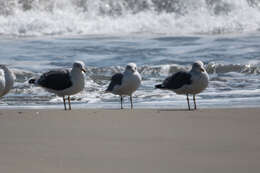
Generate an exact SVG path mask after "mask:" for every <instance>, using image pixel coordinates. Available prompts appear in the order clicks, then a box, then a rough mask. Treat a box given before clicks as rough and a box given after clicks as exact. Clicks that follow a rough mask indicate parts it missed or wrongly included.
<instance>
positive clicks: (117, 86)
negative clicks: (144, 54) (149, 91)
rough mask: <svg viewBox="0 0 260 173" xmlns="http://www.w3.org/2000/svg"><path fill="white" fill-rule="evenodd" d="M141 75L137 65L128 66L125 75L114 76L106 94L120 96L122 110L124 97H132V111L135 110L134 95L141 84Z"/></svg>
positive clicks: (117, 74) (130, 64)
mask: <svg viewBox="0 0 260 173" xmlns="http://www.w3.org/2000/svg"><path fill="white" fill-rule="evenodd" d="M141 80H142V78H141V75H140V74H139V73H138V71H137V67H136V64H135V63H129V64H127V66H126V68H125V71H124V73H123V74H122V73H116V74H115V75H113V76H112V78H111V82H110V84H109V86H108V88H107V89H106V92H109V93H113V94H115V95H119V96H120V101H121V109H123V96H126V95H127V96H130V101H131V109H133V101H132V94H133V93H134V92H135V91H136V90H137V89H138V88H139V86H140V84H141Z"/></svg>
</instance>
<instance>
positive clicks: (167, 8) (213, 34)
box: [0, 0, 260, 108]
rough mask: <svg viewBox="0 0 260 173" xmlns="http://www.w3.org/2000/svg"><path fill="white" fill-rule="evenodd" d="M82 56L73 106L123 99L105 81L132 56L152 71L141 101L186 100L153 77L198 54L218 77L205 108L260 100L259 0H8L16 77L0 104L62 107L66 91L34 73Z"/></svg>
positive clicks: (1, 4)
mask: <svg viewBox="0 0 260 173" xmlns="http://www.w3.org/2000/svg"><path fill="white" fill-rule="evenodd" d="M75 60H81V61H84V62H85V64H86V67H87V69H88V72H87V73H86V85H85V89H84V91H82V92H81V93H79V94H77V95H74V96H73V97H72V100H73V101H72V102H73V103H72V104H73V105H72V107H74V108H119V107H120V100H119V97H118V96H115V95H113V94H107V93H104V90H105V89H106V87H107V86H108V84H109V79H110V77H111V76H112V75H113V74H114V73H117V72H123V70H124V68H125V65H126V64H127V63H129V62H135V63H136V64H137V66H138V71H139V72H140V74H141V75H142V78H143V80H142V85H141V87H140V88H139V89H138V91H136V92H135V94H134V106H135V107H138V108H186V107H187V104H186V97H185V96H182V95H176V94H175V93H173V92H171V91H162V90H156V89H154V85H155V84H158V83H160V82H162V81H163V80H164V78H165V77H167V76H168V75H171V74H173V73H175V72H177V71H179V70H189V69H190V68H191V64H192V63H193V62H194V61H196V60H201V61H203V62H204V63H205V68H206V70H207V72H208V73H209V76H210V83H209V87H208V88H207V89H206V90H205V91H204V92H203V93H201V94H199V95H198V96H197V104H198V107H199V108H219V107H258V106H259V105H260V1H259V0H196V1H195V0H172V1H170V0H158V1H156V0H102V1H101V0H95V1H91V0H10V1H6V0H0V63H1V64H7V65H8V66H9V68H11V69H12V70H13V71H14V72H15V74H16V77H17V79H16V82H15V86H14V88H13V89H12V90H11V92H10V93H9V94H8V95H6V96H4V97H3V98H1V100H0V107H5V108H16V107H19V108H28V107H29V108H44V107H48V108H61V107H62V99H61V98H59V97H57V96H55V95H54V94H51V93H48V92H46V91H45V90H43V89H42V88H39V87H35V86H31V85H29V84H28V80H29V79H30V78H32V77H35V76H39V75H40V74H41V73H43V72H46V71H48V70H50V69H57V68H71V65H72V64H73V62H74V61H75ZM124 104H125V107H127V108H129V107H130V106H129V98H127V97H125V99H124Z"/></svg>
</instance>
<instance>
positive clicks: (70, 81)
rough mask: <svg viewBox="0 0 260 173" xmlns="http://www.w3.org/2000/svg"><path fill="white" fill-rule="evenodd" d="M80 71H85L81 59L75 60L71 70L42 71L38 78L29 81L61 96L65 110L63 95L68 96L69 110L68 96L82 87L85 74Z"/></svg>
mask: <svg viewBox="0 0 260 173" xmlns="http://www.w3.org/2000/svg"><path fill="white" fill-rule="evenodd" d="M82 72H86V69H85V64H84V63H83V62H82V61H76V62H74V64H73V67H72V70H68V69H59V70H51V71H49V72H46V73H43V74H42V75H41V76H40V77H39V78H35V79H30V80H29V83H30V84H35V85H36V86H40V87H43V88H44V89H46V90H47V91H48V92H51V93H55V94H57V95H58V96H60V97H63V103H64V109H65V110H67V108H66V100H65V96H68V103H69V110H71V104H70V96H71V95H74V94H77V93H78V92H80V91H82V90H83V89H84V85H85V76H84V74H83V73H82Z"/></svg>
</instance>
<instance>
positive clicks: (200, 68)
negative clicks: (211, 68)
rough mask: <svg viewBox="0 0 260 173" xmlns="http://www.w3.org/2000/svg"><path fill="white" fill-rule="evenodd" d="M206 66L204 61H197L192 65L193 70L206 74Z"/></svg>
mask: <svg viewBox="0 0 260 173" xmlns="http://www.w3.org/2000/svg"><path fill="white" fill-rule="evenodd" d="M203 66H204V64H203V62H202V61H196V62H194V63H193V65H192V70H193V71H197V72H205V71H206V70H205V69H204V67H203Z"/></svg>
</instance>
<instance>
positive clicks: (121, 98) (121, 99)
mask: <svg viewBox="0 0 260 173" xmlns="http://www.w3.org/2000/svg"><path fill="white" fill-rule="evenodd" d="M120 101H121V109H123V97H122V96H120Z"/></svg>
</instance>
